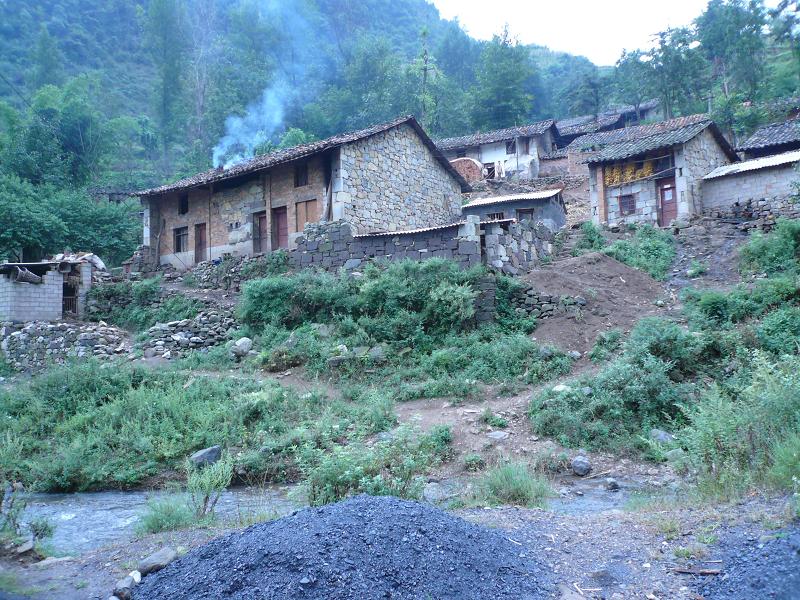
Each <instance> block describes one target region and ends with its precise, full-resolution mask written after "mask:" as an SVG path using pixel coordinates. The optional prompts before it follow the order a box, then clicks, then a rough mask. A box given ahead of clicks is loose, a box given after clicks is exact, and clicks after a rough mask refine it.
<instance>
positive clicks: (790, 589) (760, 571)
mask: <svg viewBox="0 0 800 600" xmlns="http://www.w3.org/2000/svg"><path fill="white" fill-rule="evenodd" d="M714 558H716V559H721V560H722V565H721V566H722V570H723V573H722V574H721V575H718V576H715V577H705V578H703V579H702V580H700V581H699V582H698V584H697V591H698V592H699V593H700V594H701V595H702V596H703V598H709V599H711V600H723V599H724V600H753V599H755V598H759V599H763V600H767V599H771V600H797V599H798V598H800V528H797V527H795V528H793V529H790V530H786V531H782V532H778V533H776V534H774V535H769V536H762V537H756V538H754V537H753V536H752V535H749V534H746V533H741V532H737V533H733V534H731V535H728V536H726V537H725V538H724V539H723V540H722V542H721V544H720V547H719V556H715V557H714ZM714 566H716V565H714Z"/></svg>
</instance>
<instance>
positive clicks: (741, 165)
mask: <svg viewBox="0 0 800 600" xmlns="http://www.w3.org/2000/svg"><path fill="white" fill-rule="evenodd" d="M796 162H800V150H792V151H791V152H784V153H782V154H772V155H770V156H764V157H762V158H754V159H752V160H744V161H742V162H738V163H734V164H732V165H722V166H721V167H717V168H716V169H714V170H713V171H711V173H709V174H708V175H706V176H705V177H703V179H716V178H718V177H725V176H727V175H736V174H738V173H746V172H748V171H757V170H759V169H769V168H771V167H780V166H783V165H788V164H791V163H796Z"/></svg>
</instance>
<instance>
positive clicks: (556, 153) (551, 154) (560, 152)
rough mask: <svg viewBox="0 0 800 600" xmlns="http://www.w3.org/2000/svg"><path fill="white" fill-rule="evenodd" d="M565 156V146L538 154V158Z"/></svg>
mask: <svg viewBox="0 0 800 600" xmlns="http://www.w3.org/2000/svg"><path fill="white" fill-rule="evenodd" d="M566 157H567V148H566V146H565V147H563V148H558V149H557V150H553V151H552V152H548V153H547V154H540V155H539V160H557V159H559V158H566Z"/></svg>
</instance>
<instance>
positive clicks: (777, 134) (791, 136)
mask: <svg viewBox="0 0 800 600" xmlns="http://www.w3.org/2000/svg"><path fill="white" fill-rule="evenodd" d="M795 142H797V143H800V119H790V120H788V121H782V122H781V123H772V124H770V125H764V126H763V127H760V128H759V129H757V130H756V132H755V133H754V134H753V135H751V136H750V137H749V138H747V139H746V140H745V141H744V143H742V144H741V145H740V146H739V148H738V149H739V150H742V151H747V150H755V149H757V148H768V147H770V146H780V145H782V144H791V143H795Z"/></svg>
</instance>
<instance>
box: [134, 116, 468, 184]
mask: <svg viewBox="0 0 800 600" xmlns="http://www.w3.org/2000/svg"><path fill="white" fill-rule="evenodd" d="M404 124H408V125H410V126H411V127H413V128H414V130H415V131H416V132H417V135H419V137H420V138H421V139H422V141H423V143H424V144H425V145H426V146H427V147H428V149H429V150H430V151H431V153H432V154H433V156H434V157H435V158H436V160H438V161H439V163H440V164H441V165H442V166H443V167H444V168H445V170H446V171H447V172H448V173H449V174H450V175H451V176H452V177H453V178H455V179H456V180H457V181H458V182H459V184H460V185H461V190H462V191H469V189H470V186H469V184H468V183H467V181H466V180H465V179H464V178H463V177H462V176H461V175H460V174H459V173H458V172H457V171H456V170H455V169H454V168H453V166H452V165H451V164H450V161H448V160H447V159H446V158H445V156H444V154H442V153H441V151H440V150H439V149H438V148H437V147H436V145H435V144H434V143H433V141H432V140H431V138H430V137H428V134H427V133H425V130H424V129H423V128H422V126H421V125H420V124H419V123H418V122H417V120H416V119H415V118H414V116H413V115H407V116H403V117H398V118H397V119H394V120H393V121H389V122H387V123H381V124H379V125H373V126H372V127H368V128H366V129H360V130H358V131H351V132H349V133H341V134H338V135H334V136H332V137H329V138H326V139H324V140H320V141H317V142H311V143H308V144H301V145H299V146H294V147H293V148H287V149H285V150H278V151H276V152H270V153H269V154H262V155H260V156H256V157H254V158H251V159H250V160H246V161H243V162H240V163H237V164H235V165H233V166H231V167H229V168H227V169H223V168H222V167H217V168H215V169H209V170H208V171H204V172H202V173H198V174H197V175H192V176H191V177H185V178H184V179H180V180H179V181H176V182H174V183H169V184H166V185H162V186H159V187H154V188H150V189H147V190H143V191H141V192H137V195H139V196H152V195H156V194H163V193H166V192H174V191H178V190H186V189H190V188H193V187H198V186H204V185H208V184H210V183H215V182H218V181H223V180H225V179H232V178H234V177H240V176H242V175H246V174H248V173H254V172H256V171H261V170H263V169H268V168H271V167H275V166H277V165H281V164H284V163H288V162H291V161H294V160H300V159H304V158H309V157H311V156H314V155H316V154H319V153H320V152H325V151H326V150H333V149H334V148H338V147H340V146H343V145H345V144H349V143H352V142H357V141H359V140H362V139H365V138H368V137H371V136H373V135H376V134H379V133H383V132H384V131H388V130H390V129H393V128H395V127H399V126H400V125H404Z"/></svg>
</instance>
